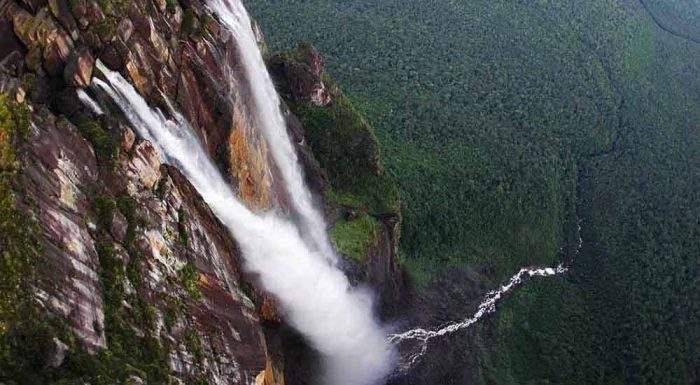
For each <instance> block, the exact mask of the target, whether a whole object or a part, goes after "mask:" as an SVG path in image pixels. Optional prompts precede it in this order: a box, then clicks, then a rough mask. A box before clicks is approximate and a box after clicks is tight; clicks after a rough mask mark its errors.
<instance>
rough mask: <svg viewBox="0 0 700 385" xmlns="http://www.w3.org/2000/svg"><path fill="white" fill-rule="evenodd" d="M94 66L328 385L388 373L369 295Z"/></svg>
mask: <svg viewBox="0 0 700 385" xmlns="http://www.w3.org/2000/svg"><path fill="white" fill-rule="evenodd" d="M98 67H99V68H100V69H101V71H102V72H103V74H104V75H105V77H106V79H107V81H106V82H105V81H102V80H100V79H98V78H95V79H94V82H95V84H96V85H97V86H98V87H99V88H101V89H102V90H104V91H105V92H106V93H108V94H109V95H110V97H111V98H112V99H113V100H114V102H115V103H116V104H117V105H118V106H119V107H120V108H121V109H122V111H123V112H124V114H125V116H126V117H127V119H128V120H129V121H130V123H131V124H132V125H133V127H134V128H135V129H136V130H137V131H138V133H139V135H141V137H143V138H144V139H146V140H148V141H150V142H151V143H152V144H153V146H154V147H155V148H156V149H157V150H158V151H159V153H160V154H161V156H162V157H163V158H164V159H163V160H164V161H165V162H166V163H169V164H171V165H174V166H176V167H178V168H179V169H180V171H181V172H182V173H183V174H184V175H185V176H186V177H187V179H188V180H189V181H190V183H192V185H193V186H194V187H195V188H196V190H197V191H198V192H199V194H200V195H201V196H202V198H203V199H204V201H205V202H206V203H207V204H208V205H209V207H210V208H211V210H212V211H213V212H214V214H215V215H216V216H217V217H218V218H219V220H220V221H221V222H222V223H223V224H224V225H225V226H226V227H227V228H228V229H229V231H230V232H231V233H232V235H233V236H234V237H235V239H236V240H237V241H238V243H239V244H240V246H241V250H242V252H243V256H244V259H245V266H246V268H247V269H249V270H250V271H252V272H254V273H256V274H258V275H259V277H260V280H261V283H262V285H263V286H264V288H265V289H266V290H267V291H269V292H270V293H272V294H273V295H274V296H275V297H276V298H277V299H278V300H279V302H280V304H281V306H282V308H283V310H284V312H285V316H286V319H287V321H288V322H289V323H290V324H291V325H292V326H293V327H294V328H295V329H297V330H298V331H299V332H301V333H302V334H303V335H304V336H305V338H306V339H307V340H308V341H309V342H310V344H311V345H312V346H313V347H314V348H315V349H316V350H318V352H319V353H320V354H321V356H322V357H323V360H324V365H323V373H322V374H321V378H320V380H321V381H322V382H323V383H324V384H327V385H371V384H377V383H379V382H381V381H382V380H383V379H384V378H385V377H386V376H387V375H388V374H389V372H390V371H391V369H392V366H393V363H394V359H395V352H394V350H393V348H392V347H391V346H390V344H389V343H388V342H387V341H386V339H385V337H386V332H385V330H383V328H382V326H381V325H379V323H378V322H377V320H376V319H375V317H374V315H373V314H374V313H373V303H372V295H371V294H370V293H369V292H367V291H366V290H363V289H358V288H352V287H351V285H350V283H349V282H348V280H347V278H346V276H345V275H344V274H343V272H342V271H340V270H338V269H337V268H336V267H335V266H334V264H332V263H329V261H328V258H327V256H324V255H321V254H320V252H319V250H316V249H314V248H312V247H309V245H308V244H307V242H305V241H304V239H303V238H302V236H301V234H300V231H299V229H298V228H297V226H296V225H295V224H293V223H292V222H290V221H288V220H286V219H284V218H281V217H279V216H278V215H276V214H275V213H273V212H266V213H260V214H256V213H253V212H251V211H250V210H248V209H247V208H246V207H245V205H244V204H243V203H241V202H240V201H239V200H238V199H237V198H236V195H235V194H234V192H233V190H232V189H231V187H230V186H229V185H228V184H227V182H226V181H225V180H224V178H223V177H222V175H221V174H220V172H219V170H218V169H217V168H216V166H215V165H214V164H213V163H212V161H211V160H210V159H209V157H208V155H207V153H206V152H205V151H204V149H203V147H202V145H201V144H200V142H199V140H198V138H197V137H196V135H195V134H194V132H193V131H192V129H191V127H190V126H189V124H188V123H187V122H186V121H185V119H184V118H183V117H182V116H181V115H180V114H178V113H177V112H176V111H175V110H174V109H172V106H171V110H172V111H171V114H172V115H173V118H172V119H168V118H166V117H165V116H164V115H163V114H162V113H161V111H159V110H157V109H151V108H150V107H149V106H148V105H147V103H146V102H145V100H144V99H143V98H142V97H141V96H140V95H139V94H138V92H136V90H135V89H134V88H133V87H132V86H131V85H130V84H129V83H128V82H127V81H126V80H125V79H124V78H123V77H122V76H121V75H120V74H119V73H116V72H112V71H110V70H108V69H106V68H105V67H104V66H103V65H101V63H98Z"/></svg>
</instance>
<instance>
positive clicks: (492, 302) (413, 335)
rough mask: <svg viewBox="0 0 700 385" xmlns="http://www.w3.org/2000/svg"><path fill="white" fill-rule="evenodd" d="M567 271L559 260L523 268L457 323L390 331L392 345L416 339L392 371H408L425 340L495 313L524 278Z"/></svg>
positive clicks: (580, 241)
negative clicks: (434, 327)
mask: <svg viewBox="0 0 700 385" xmlns="http://www.w3.org/2000/svg"><path fill="white" fill-rule="evenodd" d="M577 232H578V244H577V246H576V251H575V252H574V257H575V256H577V255H578V253H579V251H580V250H581V247H582V246H583V238H581V225H580V224H579V225H578V226H577ZM567 271H569V267H567V266H565V265H564V264H563V263H560V264H559V265H557V266H556V267H545V268H522V269H520V271H518V272H517V273H516V274H515V275H513V276H512V277H511V278H510V280H508V283H507V284H505V285H502V286H501V287H500V288H498V289H496V290H493V291H490V292H488V293H487V294H486V296H485V297H484V300H483V301H482V302H481V303H480V304H479V307H478V308H477V311H476V312H475V313H474V314H473V315H472V316H471V317H469V318H466V319H464V320H462V321H460V322H452V323H449V324H447V325H446V326H444V327H442V328H440V329H437V330H430V329H423V328H416V329H411V330H408V331H406V332H403V333H397V334H391V335H389V337H388V340H389V342H391V343H392V344H394V345H399V346H400V345H402V344H407V343H409V342H415V343H416V345H417V346H411V347H408V348H407V349H404V350H405V352H404V353H403V354H402V356H401V357H400V362H399V364H398V366H397V368H396V372H395V374H401V373H405V372H407V371H408V370H409V369H410V368H411V367H412V366H413V365H414V364H416V363H417V362H418V361H419V360H420V359H421V358H422V357H423V356H424V355H425V353H426V352H427V351H428V343H429V342H430V340H432V339H434V338H438V337H443V336H447V335H450V334H453V333H456V332H458V331H460V330H464V329H467V328H469V327H471V326H472V325H474V324H475V323H476V322H477V321H479V320H480V319H482V318H483V317H484V316H486V315H487V314H491V313H494V312H495V311H496V305H497V304H498V302H499V301H500V300H501V299H502V298H503V297H504V296H505V295H506V294H507V293H508V292H510V291H512V290H513V289H515V288H517V287H518V286H520V285H521V284H522V283H523V282H524V281H523V278H524V277H552V276H555V275H560V274H564V273H566V272H567Z"/></svg>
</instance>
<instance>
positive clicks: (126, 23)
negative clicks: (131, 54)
mask: <svg viewBox="0 0 700 385" xmlns="http://www.w3.org/2000/svg"><path fill="white" fill-rule="evenodd" d="M132 33H134V23H132V22H131V20H130V19H129V18H127V17H124V18H122V19H121V20H119V24H117V35H118V36H119V38H120V39H121V41H123V42H127V41H129V39H130V38H131V34H132Z"/></svg>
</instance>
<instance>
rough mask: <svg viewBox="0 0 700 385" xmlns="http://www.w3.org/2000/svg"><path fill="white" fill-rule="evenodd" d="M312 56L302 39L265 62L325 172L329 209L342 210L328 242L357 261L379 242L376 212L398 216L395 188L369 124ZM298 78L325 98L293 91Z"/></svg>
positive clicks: (378, 225) (298, 81)
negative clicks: (322, 91) (317, 88)
mask: <svg viewBox="0 0 700 385" xmlns="http://www.w3.org/2000/svg"><path fill="white" fill-rule="evenodd" d="M313 56H314V48H313V47H312V46H311V45H309V44H307V43H301V44H299V45H298V46H297V48H296V50H295V51H291V52H285V53H283V54H279V55H275V56H273V57H271V58H270V59H269V60H268V66H269V67H270V69H271V71H272V73H273V76H274V77H275V81H276V83H277V84H276V86H277V89H278V91H279V92H280V93H281V95H282V96H283V97H284V98H285V100H286V102H287V104H288V105H289V107H290V109H291V110H292V111H293V112H294V113H295V115H296V116H298V117H299V119H300V120H301V123H302V124H303V126H304V130H305V131H304V134H305V138H306V139H307V140H308V144H309V147H310V148H311V149H312V151H313V154H314V157H315V158H316V159H317V160H318V162H319V165H320V166H321V168H322V169H323V170H324V171H325V173H326V174H327V176H328V179H329V182H330V186H328V187H327V189H326V191H325V192H324V193H325V198H326V202H327V203H329V204H330V206H332V208H331V210H335V209H336V208H337V207H340V211H344V212H345V213H344V214H342V215H341V218H338V219H337V220H336V221H335V223H334V224H333V227H332V228H331V230H330V235H331V239H332V241H333V244H334V246H335V247H336V249H337V250H338V251H339V252H340V253H341V254H343V255H345V256H347V257H350V258H353V259H355V260H358V261H362V260H363V258H365V257H366V256H367V255H368V252H369V251H370V250H371V248H372V247H374V246H376V245H377V243H378V240H379V236H380V229H381V223H380V219H379V217H381V216H389V217H397V218H398V217H400V214H399V211H400V207H399V205H400V201H399V194H398V189H397V186H396V184H395V181H394V179H393V178H392V177H391V176H390V175H389V174H388V173H387V171H386V170H385V169H384V166H383V165H382V162H381V156H380V150H379V143H378V141H377V138H376V136H375V133H374V128H373V127H372V126H371V125H370V124H369V123H368V122H367V121H366V120H365V119H364V117H363V115H362V113H361V112H360V111H359V110H358V109H357V108H356V107H355V105H354V103H353V102H352V101H351V100H350V99H348V98H347V97H346V96H345V94H344V93H343V92H342V91H341V89H340V87H339V86H338V85H337V84H336V83H335V82H334V81H333V80H332V79H331V78H330V77H329V76H327V75H325V74H323V73H315V72H314V70H313V69H312V63H310V62H309V61H310V60H313ZM300 84H303V85H305V86H306V87H309V86H310V85H320V84H322V85H323V86H324V87H325V90H326V91H327V94H328V97H329V101H328V103H327V104H325V105H322V104H321V103H317V102H313V101H311V100H307V99H305V98H304V97H300V96H299V95H295V94H294V93H295V91H293V90H292V89H293V88H294V87H295V86H297V87H298V86H299V85H300ZM297 92H298V91H297ZM305 96H306V95H305Z"/></svg>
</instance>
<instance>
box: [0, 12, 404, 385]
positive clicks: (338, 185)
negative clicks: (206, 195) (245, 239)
mask: <svg viewBox="0 0 700 385" xmlns="http://www.w3.org/2000/svg"><path fill="white" fill-rule="evenodd" d="M0 36H1V37H2V39H0V40H1V41H2V42H1V43H0V92H2V94H1V95H0V118H2V119H0V122H1V123H2V131H0V145H1V147H0V150H1V151H0V155H1V156H2V157H1V158H0V159H1V160H2V163H1V164H0V165H2V167H1V168H0V171H1V172H2V178H1V179H0V193H1V194H0V195H1V196H0V198H2V199H0V201H1V203H2V207H1V208H0V213H2V218H0V221H1V222H2V223H0V227H1V228H2V229H3V231H2V233H1V235H0V246H2V258H3V260H2V264H1V266H0V268H1V269H2V270H1V271H0V272H1V273H2V275H3V283H2V286H1V287H0V305H2V306H1V307H0V383H5V384H8V385H9V384H54V383H55V384H58V383H60V384H66V383H68V384H74V383H75V384H83V383H91V384H143V383H148V384H200V385H201V384H212V385H213V384H250V383H256V384H266V385H273V384H285V383H287V384H294V383H308V382H309V381H310V378H311V377H312V375H313V366H312V362H311V360H312V359H313V352H310V351H309V349H308V348H307V347H306V346H305V344H304V343H303V340H302V339H300V338H299V337H298V336H295V335H294V333H293V332H291V331H290V330H289V328H288V327H287V326H286V325H285V324H284V321H283V319H284V317H283V314H280V312H279V310H278V309H277V308H276V305H275V301H274V298H271V297H270V296H269V295H267V294H266V293H264V292H263V291H262V290H260V288H259V286H258V283H257V282H256V278H255V277H252V276H249V275H248V274H246V272H245V271H244V270H243V267H242V264H241V260H240V252H239V250H238V247H237V244H236V241H235V239H232V238H231V237H230V236H229V233H228V232H227V231H226V230H225V229H224V228H223V226H222V225H221V224H220V223H219V222H218V220H217V219H216V218H215V217H214V215H213V214H212V212H211V211H210V210H209V208H208V207H207V206H206V204H205V203H204V202H203V201H202V200H201V198H200V197H199V195H198V194H197V192H196V191H195V190H194V188H193V187H192V186H191V185H190V183H189V182H188V181H187V180H186V178H184V177H183V176H182V175H181V174H180V173H179V172H178V170H177V169H175V168H173V167H170V166H167V165H164V164H161V160H160V155H159V154H158V153H157V150H156V149H155V148H154V147H153V146H152V145H151V144H150V143H149V142H147V141H144V140H143V139H142V138H139V137H137V135H136V134H135V133H134V130H132V128H130V127H129V124H128V123H127V120H125V119H124V118H123V116H121V114H120V113H117V111H118V109H117V108H115V106H113V105H112V104H111V102H110V101H109V100H107V98H104V97H101V96H100V94H99V93H94V92H93V93H92V94H93V95H96V96H95V97H96V99H97V100H96V101H93V102H92V103H91V102H90V100H89V97H88V96H87V94H85V93H84V89H85V88H87V87H90V84H91V82H92V78H93V76H100V74H99V73H98V70H97V69H96V66H95V63H96V62H97V61H98V60H99V61H101V62H102V63H104V64H105V65H106V66H107V67H108V68H110V69H112V70H116V71H119V72H121V73H122V74H123V75H124V76H125V77H126V78H128V79H129V80H130V81H131V83H132V84H133V85H134V86H135V87H136V89H137V90H138V91H139V92H140V93H141V94H142V95H143V96H144V98H146V99H147V100H148V101H149V103H150V104H152V105H153V106H157V107H160V108H161V109H162V110H163V111H168V103H170V102H173V103H175V105H176V106H177V108H178V109H179V110H180V111H181V112H182V113H183V114H184V116H185V118H186V119H187V120H188V121H189V122H190V123H191V125H192V126H193V127H194V129H195V130H196V132H197V135H198V136H199V138H200V140H201V141H202V143H203V144H204V146H205V147H206V149H207V151H208V152H209V154H210V156H211V157H212V158H213V159H215V161H216V162H217V164H218V166H219V167H220V168H221V169H222V171H224V174H225V175H227V177H228V179H229V181H230V183H231V184H232V186H234V188H235V190H236V191H237V192H238V194H239V196H241V197H242V199H243V200H244V201H245V202H246V203H247V204H248V205H249V206H250V207H251V208H254V209H268V208H271V207H278V208H281V209H283V210H284V209H285V208H286V207H288V205H289V202H288V199H289V198H288V197H287V196H286V192H285V190H284V187H283V186H281V185H280V183H279V182H278V180H280V178H279V177H278V176H277V170H276V166H275V165H274V162H273V161H272V159H271V158H270V157H269V156H268V149H267V145H266V143H265V140H264V138H263V137H262V135H261V133H260V131H259V129H258V127H256V126H255V124H254V123H251V122H252V120H250V119H248V116H249V115H250V113H251V111H250V109H251V108H252V107H251V104H250V102H249V100H247V95H248V94H249V91H248V90H246V82H245V81H243V80H244V79H243V73H242V72H243V71H242V70H241V68H240V67H239V66H238V64H237V60H238V59H237V52H236V48H235V44H234V43H235V42H233V40H232V39H233V38H232V37H231V36H230V35H229V34H228V33H227V32H226V31H225V30H224V29H223V28H222V26H221V25H220V24H219V22H218V21H217V20H216V19H215V18H214V17H213V16H212V15H211V13H210V12H209V11H208V10H207V8H206V7H205V6H204V4H202V3H201V2H200V1H198V0H187V1H184V0H182V1H179V2H178V1H171V0H153V1H151V0H149V1H145V2H128V1H121V0H100V1H92V0H48V1H43V0H26V1H25V0H23V1H12V0H2V1H0ZM258 36H260V37H261V41H260V43H261V44H262V43H263V42H262V36H261V34H259V33H258ZM295 55H296V56H294V57H291V56H275V57H272V58H271V59H270V68H271V70H272V71H273V72H274V73H275V75H276V76H277V79H278V80H280V91H281V92H282V93H283V94H284V96H285V97H286V101H287V103H289V110H288V111H287V113H286V116H287V120H288V126H289V130H290V133H291V134H292V137H293V138H294V140H295V142H296V145H297V149H298V152H299V154H300V159H301V161H302V163H303V165H304V168H305V170H306V176H307V179H308V182H309V185H310V186H311V187H312V189H313V190H315V192H316V193H318V194H319V195H320V196H322V197H324V200H325V202H326V212H327V215H328V217H329V218H330V222H332V223H333V224H334V225H333V228H332V229H330V231H331V234H332V236H333V240H334V243H335V244H336V246H337V248H338V249H339V251H340V252H341V253H342V254H343V255H345V256H346V257H347V261H348V263H347V270H348V271H349V272H350V274H351V276H352V278H353V280H354V282H356V283H365V284H369V285H370V286H373V287H375V288H377V289H378V292H379V298H380V301H379V304H380V307H381V309H382V314H383V315H385V316H387V317H390V316H392V315H395V314H396V312H397V309H396V306H397V304H400V303H401V302H400V298H401V297H402V295H403V294H402V291H403V285H404V283H403V282H404V278H403V275H402V273H401V272H400V270H399V268H398V266H397V264H396V260H395V256H396V249H397V242H398V223H399V222H400V212H399V204H398V197H397V194H396V189H395V187H394V186H393V184H392V182H391V181H390V180H389V178H388V177H387V175H385V173H384V171H383V170H382V167H381V163H380V162H379V153H378V150H377V144H376V139H374V137H373V134H372V131H371V128H370V127H369V126H368V125H367V123H365V122H364V121H363V120H362V119H361V117H360V116H359V114H357V113H356V112H355V111H354V110H353V109H352V106H351V103H349V101H347V99H346V98H345V97H344V96H343V95H342V92H340V90H339V89H338V88H337V87H336V86H334V85H332V82H331V81H330V80H329V79H327V78H325V77H324V75H323V61H322V58H321V56H320V55H319V54H318V52H317V51H315V50H314V49H313V48H312V47H310V46H308V45H303V46H301V48H300V49H299V52H298V53H297V54H295ZM295 114H299V117H300V118H301V119H298V118H297V117H296V116H295ZM319 119H320V120H319ZM350 167H351V168H350ZM285 380H286V382H285Z"/></svg>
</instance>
